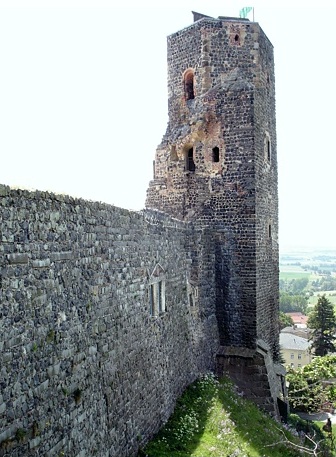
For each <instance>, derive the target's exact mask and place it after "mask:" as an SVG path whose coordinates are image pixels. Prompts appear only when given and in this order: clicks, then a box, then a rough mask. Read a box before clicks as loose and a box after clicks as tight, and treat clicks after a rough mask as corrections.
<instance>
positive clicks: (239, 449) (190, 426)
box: [139, 375, 308, 457]
mask: <svg viewBox="0 0 336 457" xmlns="http://www.w3.org/2000/svg"><path fill="white" fill-rule="evenodd" d="M286 440H287V441H286ZM297 440H298V438H296V437H294V436H293V435H291V434H290V432H289V431H287V430H286V429H284V428H282V426H281V425H280V424H279V423H278V422H276V421H275V420H273V419H272V418H271V417H270V416H269V415H266V414H264V413H263V412H261V411H260V410H259V409H258V408H257V407H256V406H255V405H254V404H253V403H251V402H249V401H247V400H245V399H243V398H242V397H241V396H240V395H238V393H237V392H236V391H235V388H234V386H233V385H232V383H231V382H230V381H229V380H228V379H222V380H221V381H220V382H218V381H216V380H215V378H214V377H213V376H211V375H207V376H206V377H204V378H202V379H200V380H198V381H196V382H195V383H194V384H192V385H191V386H189V387H188V388H187V389H186V391H185V393H184V394H183V396H182V397H181V398H180V399H179V401H178V402H177V405H176V408H175V411H174V414H173V415H172V417H171V418H170V420H169V421H168V422H167V424H166V426H165V427H164V428H163V429H162V430H161V431H160V432H159V433H158V435H157V436H156V437H155V438H154V440H153V441H151V442H150V443H149V444H148V445H147V446H146V448H145V449H144V450H142V451H140V452H139V457H144V456H147V457H228V456H229V457H297V456H298V455H301V456H302V457H304V456H306V455H308V454H306V453H304V452H299V451H298V449H297V448H295V446H294V445H291V444H290V443H289V442H292V443H296V444H298V441H297Z"/></svg>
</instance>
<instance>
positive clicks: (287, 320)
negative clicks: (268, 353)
mask: <svg viewBox="0 0 336 457" xmlns="http://www.w3.org/2000/svg"><path fill="white" fill-rule="evenodd" d="M293 323H294V322H293V319H292V318H291V317H290V316H288V315H287V314H285V313H284V312H283V311H280V312H279V328H280V330H282V329H283V328H285V327H290V326H292V325H293Z"/></svg>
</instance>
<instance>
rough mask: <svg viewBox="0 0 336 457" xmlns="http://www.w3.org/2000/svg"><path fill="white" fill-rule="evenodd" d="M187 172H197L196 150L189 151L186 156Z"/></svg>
mask: <svg viewBox="0 0 336 457" xmlns="http://www.w3.org/2000/svg"><path fill="white" fill-rule="evenodd" d="M186 170H187V171H195V162H194V148H190V149H188V152H187V155H186Z"/></svg>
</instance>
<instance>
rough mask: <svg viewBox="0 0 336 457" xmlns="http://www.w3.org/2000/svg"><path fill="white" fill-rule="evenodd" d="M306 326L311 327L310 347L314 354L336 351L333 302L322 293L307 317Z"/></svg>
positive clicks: (322, 354)
mask: <svg viewBox="0 0 336 457" xmlns="http://www.w3.org/2000/svg"><path fill="white" fill-rule="evenodd" d="M308 327H309V328H310V329H312V340H313V344H312V347H313V348H314V350H315V355H317V356H324V355H327V354H328V353H330V352H336V346H335V330H336V316H335V311H334V306H333V304H332V303H331V302H330V301H329V300H328V299H327V298H326V296H325V295H322V297H320V298H319V299H318V301H317V304H316V305H315V308H314V310H313V311H312V312H311V313H310V315H309V318H308Z"/></svg>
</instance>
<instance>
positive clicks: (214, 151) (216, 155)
mask: <svg viewBox="0 0 336 457" xmlns="http://www.w3.org/2000/svg"><path fill="white" fill-rule="evenodd" d="M212 161H213V162H219V148H218V147H217V146H216V147H214V148H213V149H212Z"/></svg>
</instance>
